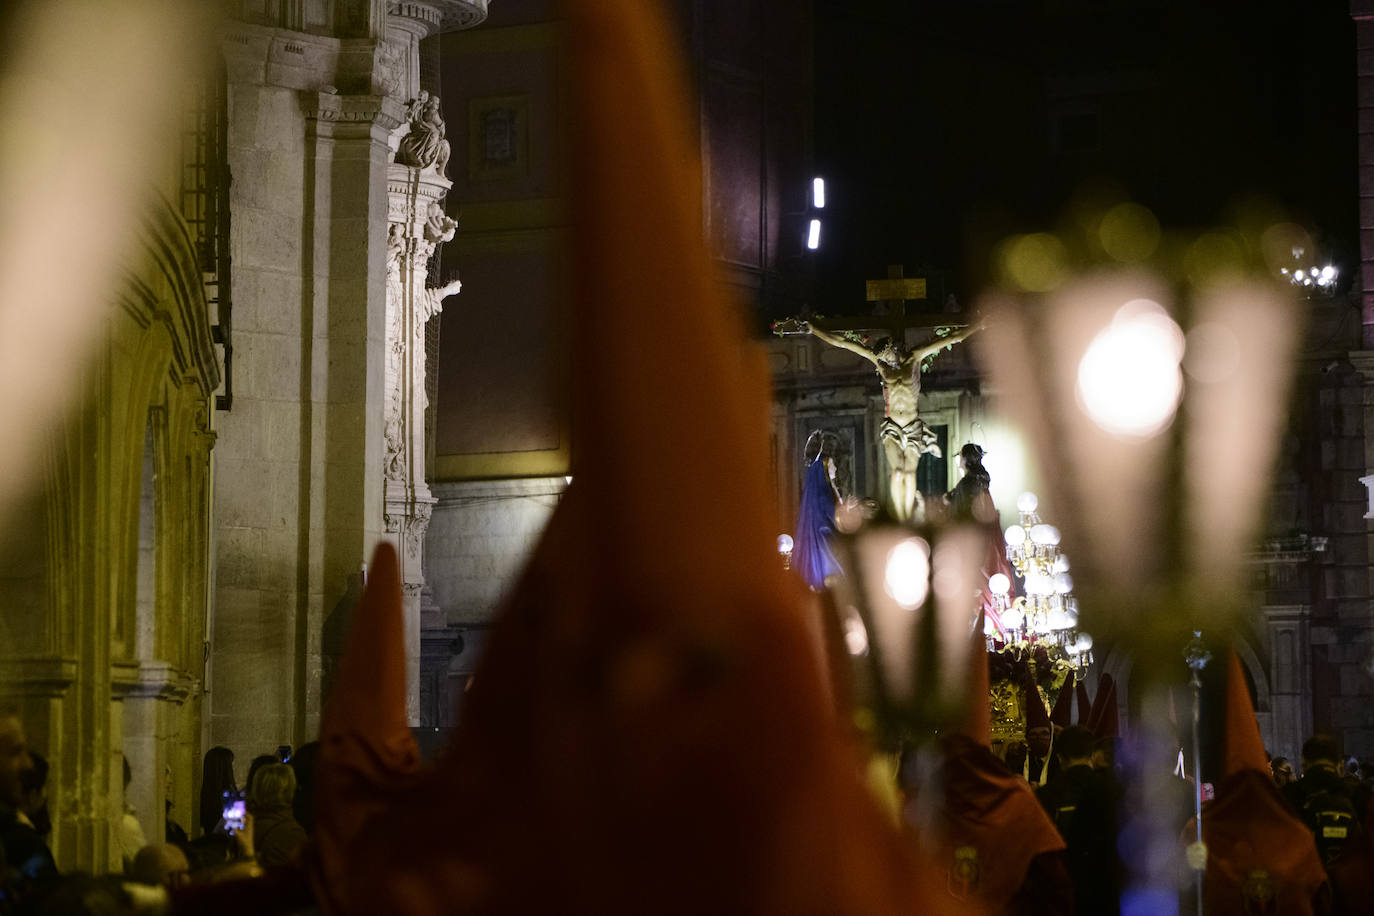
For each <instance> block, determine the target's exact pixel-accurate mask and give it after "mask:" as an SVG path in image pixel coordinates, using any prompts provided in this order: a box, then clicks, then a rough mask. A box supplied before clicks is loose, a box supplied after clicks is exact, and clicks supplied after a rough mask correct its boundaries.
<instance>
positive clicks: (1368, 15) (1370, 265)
mask: <svg viewBox="0 0 1374 916" xmlns="http://www.w3.org/2000/svg"><path fill="white" fill-rule="evenodd" d="M1350 13H1351V16H1352V17H1353V18H1354V19H1355V47H1356V49H1357V51H1356V54H1355V62H1356V71H1355V72H1356V84H1355V85H1356V92H1355V98H1356V101H1355V105H1356V113H1357V121H1358V131H1359V137H1358V141H1359V143H1358V154H1359V165H1358V169H1359V189H1360V191H1359V192H1360V279H1359V281H1358V285H1357V288H1358V289H1359V291H1360V300H1361V312H1362V314H1363V316H1364V320H1363V324H1364V334H1363V336H1362V341H1363V343H1362V346H1363V347H1364V348H1365V349H1366V350H1374V0H1351V4H1350Z"/></svg>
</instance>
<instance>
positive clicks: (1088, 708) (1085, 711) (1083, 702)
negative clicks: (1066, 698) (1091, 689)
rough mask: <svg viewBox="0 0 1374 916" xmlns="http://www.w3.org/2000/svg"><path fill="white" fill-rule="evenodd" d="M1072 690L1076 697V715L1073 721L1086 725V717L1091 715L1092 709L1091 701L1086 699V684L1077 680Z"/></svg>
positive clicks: (1088, 717)
mask: <svg viewBox="0 0 1374 916" xmlns="http://www.w3.org/2000/svg"><path fill="white" fill-rule="evenodd" d="M1074 691H1075V693H1076V694H1077V697H1078V716H1077V718H1075V719H1074V722H1075V723H1076V724H1078V725H1083V726H1086V725H1087V724H1088V719H1090V718H1091V717H1092V709H1093V704H1092V701H1091V700H1089V699H1088V685H1087V684H1086V683H1084V682H1083V681H1079V682H1078V685H1077V686H1076V687H1075V688H1074Z"/></svg>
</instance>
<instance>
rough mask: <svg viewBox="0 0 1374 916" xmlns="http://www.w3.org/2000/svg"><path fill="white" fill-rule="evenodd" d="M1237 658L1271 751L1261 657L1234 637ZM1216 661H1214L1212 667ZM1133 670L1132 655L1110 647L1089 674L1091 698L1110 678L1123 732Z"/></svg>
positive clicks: (1247, 643)
mask: <svg viewBox="0 0 1374 916" xmlns="http://www.w3.org/2000/svg"><path fill="white" fill-rule="evenodd" d="M1234 645H1235V649H1236V654H1237V655H1238V656H1239V657H1240V663H1241V667H1242V668H1243V669H1244V671H1245V674H1246V676H1247V677H1248V678H1249V679H1250V684H1251V685H1252V686H1253V687H1254V702H1255V718H1256V719H1257V720H1258V721H1259V726H1260V735H1261V736H1262V737H1263V738H1264V741H1265V746H1266V747H1270V746H1272V745H1271V736H1272V734H1273V721H1272V720H1273V712H1272V703H1271V699H1270V698H1271V696H1272V691H1271V689H1270V685H1269V675H1268V673H1267V672H1266V670H1265V667H1264V665H1263V663H1261V661H1260V657H1259V656H1258V655H1257V654H1256V653H1255V650H1254V647H1253V646H1252V645H1251V644H1250V640H1249V639H1247V638H1245V637H1237V638H1236V640H1235V642H1234ZM1215 663H1216V661H1215V660H1214V661H1213V664H1215ZM1134 666H1135V653H1134V652H1132V651H1131V650H1129V649H1125V648H1123V647H1121V646H1113V647H1112V648H1111V649H1110V650H1109V651H1108V652H1107V655H1106V657H1105V658H1103V659H1102V661H1101V662H1099V663H1098V664H1095V665H1094V666H1093V668H1092V669H1091V670H1090V671H1089V673H1088V678H1087V685H1088V690H1089V691H1090V692H1091V693H1092V695H1093V696H1096V695H1097V689H1098V684H1099V683H1100V681H1101V678H1102V675H1103V674H1110V675H1111V676H1112V680H1113V681H1114V682H1115V683H1116V700H1117V709H1118V710H1119V713H1120V716H1121V728H1122V731H1123V732H1124V731H1126V730H1127V729H1128V728H1129V727H1130V718H1131V709H1132V705H1131V671H1132V669H1133V668H1134ZM1178 714H1179V715H1180V716H1183V715H1184V712H1183V710H1179V711H1178Z"/></svg>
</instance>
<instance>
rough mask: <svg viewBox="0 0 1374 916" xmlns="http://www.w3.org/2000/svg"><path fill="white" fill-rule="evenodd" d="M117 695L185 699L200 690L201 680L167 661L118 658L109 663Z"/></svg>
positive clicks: (131, 697)
mask: <svg viewBox="0 0 1374 916" xmlns="http://www.w3.org/2000/svg"><path fill="white" fill-rule="evenodd" d="M110 669H111V677H110V688H111V692H112V694H113V696H114V697H115V699H121V700H122V699H135V700H166V701H169V702H172V703H178V704H180V703H184V702H185V701H186V699H187V697H192V696H195V694H196V693H197V691H199V690H200V681H198V680H197V679H196V678H194V677H192V676H191V675H189V674H187V673H186V672H184V671H181V670H179V669H177V668H174V667H172V665H171V664H169V663H167V662H159V661H152V662H138V661H132V660H122V661H116V662H114V663H112V664H111V665H110Z"/></svg>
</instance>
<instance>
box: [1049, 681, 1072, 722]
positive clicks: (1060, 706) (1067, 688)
mask: <svg viewBox="0 0 1374 916" xmlns="http://www.w3.org/2000/svg"><path fill="white" fill-rule="evenodd" d="M1076 681H1077V678H1076V677H1075V676H1074V674H1073V672H1069V675H1068V677H1066V678H1064V683H1063V684H1062V685H1061V686H1060V688H1059V698H1058V699H1057V700H1055V701H1054V709H1052V710H1051V711H1050V721H1051V722H1053V723H1054V724H1055V725H1058V726H1059V727H1060V728H1068V727H1069V725H1071V724H1072V723H1071V722H1070V714H1071V713H1072V712H1073V688H1074V684H1075V682H1076Z"/></svg>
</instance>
